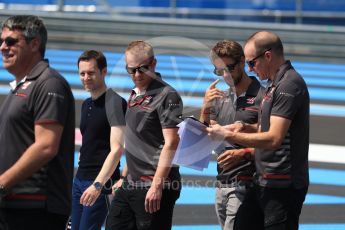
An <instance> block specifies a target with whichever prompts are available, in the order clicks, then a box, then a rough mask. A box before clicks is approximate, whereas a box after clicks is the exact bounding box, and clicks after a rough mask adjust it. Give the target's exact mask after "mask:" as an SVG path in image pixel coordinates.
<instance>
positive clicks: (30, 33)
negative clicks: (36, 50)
mask: <svg viewBox="0 0 345 230" xmlns="http://www.w3.org/2000/svg"><path fill="white" fill-rule="evenodd" d="M4 28H8V29H9V30H19V31H21V32H22V33H23V36H24V37H25V40H26V42H30V41H31V40H32V39H34V38H38V39H39V40H40V53H41V55H42V57H44V54H45V50H46V44H47V39H48V32H47V29H46V27H45V25H44V23H43V20H42V19H41V18H39V17H37V16H35V15H15V16H11V17H9V18H8V19H6V20H5V21H4V22H3V24H2V30H3V29H4Z"/></svg>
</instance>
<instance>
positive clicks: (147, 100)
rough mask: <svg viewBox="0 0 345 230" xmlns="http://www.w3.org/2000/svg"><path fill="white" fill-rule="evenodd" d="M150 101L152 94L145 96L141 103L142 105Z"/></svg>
mask: <svg viewBox="0 0 345 230" xmlns="http://www.w3.org/2000/svg"><path fill="white" fill-rule="evenodd" d="M151 101H152V96H146V97H145V99H144V101H143V102H142V103H141V105H142V106H145V105H148V104H149V103H150V102H151Z"/></svg>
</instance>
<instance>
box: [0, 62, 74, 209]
mask: <svg viewBox="0 0 345 230" xmlns="http://www.w3.org/2000/svg"><path fill="white" fill-rule="evenodd" d="M74 113H75V111H74V98H73V95H72V91H71V89H70V86H69V85H68V83H67V81H66V80H65V79H64V78H63V77H62V76H61V75H60V74H59V73H58V72H56V71H55V70H54V69H51V68H50V67H49V65H48V61H41V62H39V63H38V64H37V65H36V66H35V67H34V68H33V69H32V71H31V72H30V73H29V74H28V75H27V76H26V79H25V81H24V82H21V83H19V84H18V85H17V87H16V88H15V89H14V90H11V92H10V93H9V95H8V96H7V97H6V99H5V101H4V102H3V103H2V105H1V108H0V146H1V148H0V159H1V164H0V174H1V173H3V172H4V171H6V170H7V169H8V168H10V167H11V166H12V165H13V164H14V163H15V162H16V161H17V160H18V159H19V158H20V157H21V156H22V154H23V153H24V152H25V150H26V149H27V148H28V147H30V146H31V145H32V144H33V143H34V141H35V135H34V129H35V124H48V123H58V124H60V125H62V126H63V127H64V129H63V133H62V136H61V141H60V145H59V150H58V153H57V155H56V156H55V157H54V158H53V159H52V160H51V161H50V162H49V163H47V164H46V165H45V166H44V167H42V168H41V169H40V170H39V171H38V172H35V173H34V174H33V175H32V176H31V177H29V178H28V179H26V180H24V181H23V182H20V183H19V184H17V185H15V186H14V187H13V189H11V191H10V194H9V196H7V197H6V198H5V200H3V202H2V204H4V205H5V206H6V207H13V208H30V207H31V208H47V210H48V211H49V212H53V213H59V214H64V215H68V214H69V213H70V206H71V192H72V190H71V187H72V178H73V170H74V164H73V163H74V129H75V120H74V116H75V115H74Z"/></svg>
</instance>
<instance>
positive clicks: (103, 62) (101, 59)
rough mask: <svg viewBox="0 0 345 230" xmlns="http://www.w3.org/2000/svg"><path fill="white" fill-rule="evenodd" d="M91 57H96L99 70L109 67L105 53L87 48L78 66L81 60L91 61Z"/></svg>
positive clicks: (79, 59)
mask: <svg viewBox="0 0 345 230" xmlns="http://www.w3.org/2000/svg"><path fill="white" fill-rule="evenodd" d="M91 59H95V60H96V63H97V67H98V69H99V70H103V69H104V68H106V67H107V59H106V58H105V56H104V54H103V53H102V52H101V51H97V50H86V51H84V52H83V53H82V54H81V55H80V57H79V58H78V63H77V64H78V68H79V62H80V61H89V60H91Z"/></svg>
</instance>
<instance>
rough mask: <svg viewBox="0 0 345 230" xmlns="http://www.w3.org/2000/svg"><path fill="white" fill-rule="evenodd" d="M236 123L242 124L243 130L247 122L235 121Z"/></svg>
mask: <svg viewBox="0 0 345 230" xmlns="http://www.w3.org/2000/svg"><path fill="white" fill-rule="evenodd" d="M234 124H241V125H242V128H241V130H243V129H244V127H245V126H246V123H244V122H243V121H235V122H234Z"/></svg>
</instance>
